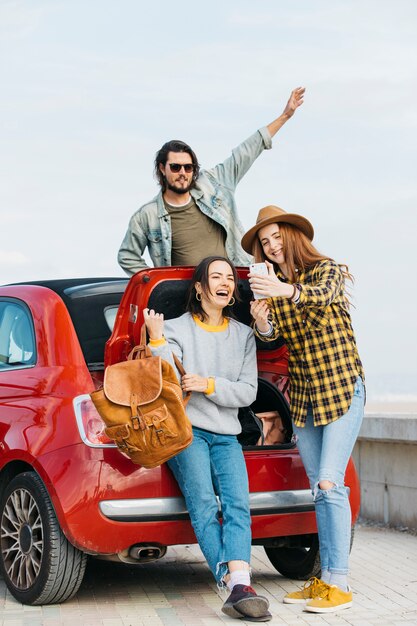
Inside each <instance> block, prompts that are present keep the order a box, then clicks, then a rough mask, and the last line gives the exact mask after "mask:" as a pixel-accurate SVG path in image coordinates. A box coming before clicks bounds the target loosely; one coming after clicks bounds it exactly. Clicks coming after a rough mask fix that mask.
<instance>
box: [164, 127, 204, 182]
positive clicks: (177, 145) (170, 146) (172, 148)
mask: <svg viewBox="0 0 417 626" xmlns="http://www.w3.org/2000/svg"><path fill="white" fill-rule="evenodd" d="M168 152H186V153H187V154H189V155H190V157H191V160H192V162H193V165H194V171H193V179H192V184H193V185H194V183H195V181H196V180H197V178H198V175H199V174H200V164H199V162H198V160H197V156H196V154H195V152H194V151H193V150H191V148H190V146H189V145H188V144H186V143H184V142H183V141H179V140H177V139H171V141H167V142H166V143H164V145H163V146H162V148H161V149H160V150H159V151H158V152H157V153H156V155H155V177H156V180H157V181H158V183H159V184H160V185H161V187H162V191H165V190H166V180H165V177H164V176H163V175H162V172H161V170H160V169H159V166H160V165H164V166H165V165H166V162H167V159H168Z"/></svg>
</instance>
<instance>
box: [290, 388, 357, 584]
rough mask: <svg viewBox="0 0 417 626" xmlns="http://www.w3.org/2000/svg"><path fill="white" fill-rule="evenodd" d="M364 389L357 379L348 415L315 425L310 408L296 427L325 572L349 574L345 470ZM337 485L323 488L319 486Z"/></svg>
mask: <svg viewBox="0 0 417 626" xmlns="http://www.w3.org/2000/svg"><path fill="white" fill-rule="evenodd" d="M364 405H365V388H364V384H363V382H362V378H360V377H358V379H357V381H356V385H355V390H354V395H353V399H352V404H351V406H350V407H349V410H348V412H347V413H345V414H344V415H342V417H340V418H339V419H337V420H335V421H334V422H331V423H330V424H326V425H325V426H314V424H313V413H312V410H311V406H310V407H309V408H308V410H307V421H306V425H305V426H304V428H300V427H297V426H294V433H295V434H296V435H297V437H298V442H297V446H298V449H299V452H300V455H301V459H302V461H303V464H304V467H305V470H306V473H307V476H308V479H309V481H310V487H311V490H312V492H313V496H314V501H315V507H316V519H317V528H318V533H319V544H320V558H321V566H322V569H326V570H329V571H330V572H332V573H335V574H347V573H348V571H349V565H348V563H349V552H350V537H351V525H352V514H351V510H350V504H349V498H348V491H347V489H346V487H345V471H346V467H347V464H348V461H349V457H350V455H351V453H352V450H353V446H354V445H355V441H356V438H357V436H358V434H359V430H360V427H361V424H362V419H363V413H364ZM323 480H328V481H330V482H332V483H334V487H332V488H331V489H320V486H319V483H320V482H321V481H323Z"/></svg>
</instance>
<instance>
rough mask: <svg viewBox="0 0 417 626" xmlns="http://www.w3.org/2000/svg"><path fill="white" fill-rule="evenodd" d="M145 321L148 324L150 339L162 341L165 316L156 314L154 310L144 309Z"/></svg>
mask: <svg viewBox="0 0 417 626" xmlns="http://www.w3.org/2000/svg"><path fill="white" fill-rule="evenodd" d="M143 319H144V321H145V324H146V328H147V331H148V335H149V339H154V340H156V341H157V340H158V339H162V337H163V336H164V314H163V313H155V311H154V310H153V309H151V310H149V309H143Z"/></svg>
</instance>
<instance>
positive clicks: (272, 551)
mask: <svg viewBox="0 0 417 626" xmlns="http://www.w3.org/2000/svg"><path fill="white" fill-rule="evenodd" d="M265 552H266V554H267V557H268V559H269V560H270V561H271V563H272V565H273V566H274V567H275V569H276V570H277V571H278V572H279V573H280V574H282V575H283V576H285V578H291V579H293V580H308V579H309V578H311V577H312V576H317V577H319V576H320V572H321V563H320V551H319V539H318V535H313V536H312V540H311V546H310V547H308V548H303V547H299V546H297V547H294V548H291V547H286V546H285V547H282V548H271V547H268V546H265Z"/></svg>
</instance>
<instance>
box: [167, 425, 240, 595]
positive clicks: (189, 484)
mask: <svg viewBox="0 0 417 626" xmlns="http://www.w3.org/2000/svg"><path fill="white" fill-rule="evenodd" d="M193 435H194V438H193V442H192V443H191V445H190V446H189V447H188V448H186V449H185V450H183V451H182V452H180V454H178V455H177V456H175V457H173V458H172V459H170V460H169V461H168V465H169V467H170V469H171V470H172V472H173V474H174V476H175V478H176V480H177V482H178V484H179V486H180V489H181V491H182V493H183V495H184V498H185V502H186V505H187V508H188V512H189V514H190V518H191V523H192V525H193V528H194V532H195V535H196V537H197V541H198V543H199V544H200V548H201V550H202V552H203V554H204V556H205V558H206V559H207V563H208V565H209V567H210V569H211V571H212V572H213V575H214V577H215V578H216V580H217V582H218V583H219V584H221V583H222V579H223V577H224V576H225V574H227V573H228V567H227V563H228V562H229V561H234V560H239V561H246V563H249V562H250V551H251V530H250V524H251V520H250V511H249V485H248V475H247V471H246V463H245V459H244V457H243V452H242V447H241V445H240V443H239V442H238V440H237V439H236V436H235V435H217V434H216V433H211V432H208V431H206V430H202V429H201V428H195V427H193ZM216 494H217V495H218V497H219V500H220V503H221V511H222V523H220V520H219V507H218V502H217V499H216Z"/></svg>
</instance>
